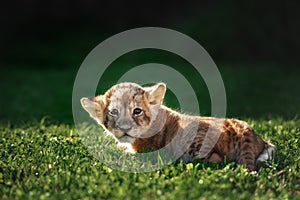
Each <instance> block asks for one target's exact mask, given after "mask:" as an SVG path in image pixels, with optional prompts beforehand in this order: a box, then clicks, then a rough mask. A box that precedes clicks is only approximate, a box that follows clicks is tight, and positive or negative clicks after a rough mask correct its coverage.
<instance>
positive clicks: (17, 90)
mask: <svg viewBox="0 0 300 200" xmlns="http://www.w3.org/2000/svg"><path fill="white" fill-rule="evenodd" d="M129 56H130V55H129ZM151 59H152V58H151ZM132 60H138V59H133V58H131V61H130V62H128V63H129V64H133V65H134V64H137V63H135V62H133V61H132ZM158 61H159V59H158ZM143 62H144V61H143V60H142V61H141V60H139V62H138V63H143ZM124 63H126V62H125V61H122V60H121V61H120V62H119V63H118V62H117V63H115V64H116V65H117V67H116V69H117V70H118V69H120V67H121V66H120V65H121V64H122V66H123V64H124ZM175 63H177V64H178V63H179V64H182V61H179V60H177V61H175ZM77 66H79V65H77ZM118 67H119V68H118ZM219 67H220V66H219ZM76 70H77V69H74V68H71V67H64V68H61V69H60V68H59V67H57V66H56V67H55V68H51V67H49V66H48V67H46V68H45V67H44V68H39V66H38V64H37V65H36V66H32V65H30V66H24V67H23V66H21V65H18V66H15V65H12V66H11V65H6V68H4V69H0V91H1V98H0V134H1V139H0V141H1V142H0V154H1V161H0V199H94V198H97V199H122V198H124V199H221V198H222V199H249V198H253V199H300V173H299V171H300V169H299V168H300V167H299V163H300V160H299V158H300V157H299V155H300V150H299V147H300V142H299V138H300V120H299V110H300V103H299V102H300V93H299V88H298V85H299V84H298V80H299V69H296V68H290V69H288V70H285V69H283V68H280V67H272V66H267V65H255V66H253V65H247V66H244V65H239V66H232V65H222V66H221V67H220V71H221V74H222V76H223V80H224V84H225V87H226V93H227V100H228V102H227V110H228V112H227V116H228V117H236V118H240V119H243V120H246V121H247V122H249V123H250V124H251V125H252V126H253V127H254V129H255V130H256V131H257V133H258V134H259V135H260V136H261V137H262V138H264V139H267V140H270V141H271V142H272V143H273V144H275V145H276V146H277V150H278V156H277V158H276V160H275V161H274V162H273V163H271V167H270V168H266V169H261V170H260V171H259V172H258V174H252V173H248V172H246V171H245V169H244V168H243V167H240V166H236V165H235V164H234V163H228V162H225V163H223V164H220V165H215V164H206V163H204V162H203V161H200V160H198V161H195V162H192V163H188V164H182V163H173V164H171V165H169V166H166V167H164V168H162V169H160V170H156V171H153V172H148V173H126V172H121V171H117V170H115V169H111V168H110V166H106V165H105V164H103V163H101V162H100V161H99V160H97V159H96V158H94V157H93V156H92V154H90V153H89V151H88V150H87V148H86V147H85V146H84V145H83V143H82V138H80V137H79V136H78V133H77V130H76V129H75V127H74V125H73V119H72V109H71V98H72V87H73V82H74V79H75V75H76ZM117 70H114V71H113V72H110V74H114V75H115V73H114V72H116V71H117ZM114 78H116V77H115V76H114ZM112 83H113V82H111V83H110V82H108V81H107V82H106V84H107V86H108V85H109V84H112ZM200 85H201V84H200ZM201 86H203V85H201ZM104 87H106V86H104ZM203 87H205V85H204V86H203ZM100 90H101V88H100V89H99V91H100ZM205 92H206V89H205V88H204V89H203V88H200V87H199V94H197V95H198V96H200V97H202V98H207V97H208V95H207V94H206V93H205ZM202 94H203V95H202ZM172 98H173V96H172V95H171V94H169V97H168V96H167V100H166V104H168V105H170V106H176V101H173V100H172ZM203 102H204V109H203V110H201V111H202V113H203V114H205V115H209V113H210V110H209V106H210V102H209V100H207V99H206V100H204V101H203ZM45 116H46V118H44V117H45ZM111 145H113V144H111ZM111 148H114V147H113V146H111Z"/></svg>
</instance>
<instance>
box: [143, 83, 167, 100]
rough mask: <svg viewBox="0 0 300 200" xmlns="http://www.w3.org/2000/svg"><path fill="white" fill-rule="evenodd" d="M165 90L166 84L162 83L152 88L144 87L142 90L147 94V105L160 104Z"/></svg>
mask: <svg viewBox="0 0 300 200" xmlns="http://www.w3.org/2000/svg"><path fill="white" fill-rule="evenodd" d="M166 88H167V87H166V84H164V83H157V84H155V85H154V86H152V87H145V88H144V89H145V90H146V92H147V93H148V100H149V103H150V104H152V105H156V104H162V102H163V99H164V96H165V93H166Z"/></svg>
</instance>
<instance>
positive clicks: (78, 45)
mask: <svg viewBox="0 0 300 200" xmlns="http://www.w3.org/2000/svg"><path fill="white" fill-rule="evenodd" d="M299 8H300V1H296V0H295V1H285V0H274V1H258V0H252V1H237V0H234V1H208V0H205V1H185V2H184V1H179V0H174V1H169V2H165V1H106V2H104V1H96V0H88V1H84V0H74V1H60V0H52V1H40V0H26V1H6V2H4V1H3V2H1V5H0V15H1V17H0V27H1V32H0V92H1V98H0V121H3V120H4V121H10V122H12V121H16V120H21V121H29V120H32V119H40V118H42V117H43V116H49V117H50V118H52V119H54V120H57V121H59V122H71V123H72V121H73V120H72V109H71V98H72V87H73V82H74V80H75V77H76V73H77V70H78V68H79V67H80V64H81V63H82V61H83V60H84V58H85V57H86V56H87V54H88V53H89V52H90V51H91V50H92V49H93V48H94V47H95V46H97V45H98V44H99V43H100V42H102V41H103V40H105V39H107V38H108V37H110V36H112V35H114V34H117V33H119V32H121V31H125V30H128V29H132V28H137V27H144V26H155V27H165V28H170V29H174V30H177V31H180V32H182V33H184V34H186V35H188V36H190V37H192V38H193V39H195V40H196V41H198V42H199V43H200V44H201V45H202V46H203V47H204V48H205V49H206V50H207V51H208V53H209V54H210V55H211V57H212V58H213V60H214V61H215V62H216V64H217V66H218V67H219V70H220V72H221V75H222V77H223V80H224V84H225V87H226V93H227V101H228V105H227V107H228V108H227V110H228V112H227V115H228V116H229V117H238V118H241V117H242V118H243V117H255V118H258V117H267V118H272V117H284V118H289V119H290V118H294V117H297V116H298V115H299V110H300V103H299V102H300V95H299V94H300V91H299V89H298V85H299V83H298V82H299V75H300V69H299V64H300V60H299V52H300V51H299V50H300V49H299V46H300V37H299V35H300V13H299ZM156 55H158V57H159V55H160V53H159V54H157V53H156V54H155V53H154V54H153V55H152V58H157V56H156ZM150 57H151V56H150ZM165 57H168V56H165ZM136 58H137V57H136V56H135V57H134V56H133V57H130V56H129V57H128V59H131V60H130V61H129V62H128V59H127V61H126V60H125V61H122V62H119V65H118V66H117V68H115V71H114V72H112V73H111V77H113V76H114V74H115V72H116V71H120V70H118V67H119V69H121V67H123V66H125V64H127V65H128V63H129V64H136V63H135V62H134V60H135V59H136ZM172 59H173V58H171V60H172ZM142 60H143V59H142ZM174 60H175V59H174ZM146 61H149V62H150V61H152V60H151V59H150V60H149V59H148V60H147V59H146ZM158 61H159V59H158ZM175 62H176V63H177V64H178V65H180V64H181V61H178V60H177V61H176V60H175ZM138 64H142V63H138ZM132 66H133V65H132ZM107 84H113V83H110V82H107ZM203 87H205V86H203ZM199 88H200V87H199ZM201 90H202V89H199V91H201ZM197 95H199V96H200V97H201V95H202V94H201V92H199V94H197ZM206 97H209V96H208V94H206ZM203 102H204V106H205V107H207V108H210V102H209V99H206V100H204V101H203ZM175 106H176V105H175ZM204 115H209V111H206V109H204Z"/></svg>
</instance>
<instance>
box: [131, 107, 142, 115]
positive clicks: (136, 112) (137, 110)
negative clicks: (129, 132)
mask: <svg viewBox="0 0 300 200" xmlns="http://www.w3.org/2000/svg"><path fill="white" fill-rule="evenodd" d="M142 113H143V110H142V109H140V108H135V109H134V110H133V115H134V116H139V115H141V114H142Z"/></svg>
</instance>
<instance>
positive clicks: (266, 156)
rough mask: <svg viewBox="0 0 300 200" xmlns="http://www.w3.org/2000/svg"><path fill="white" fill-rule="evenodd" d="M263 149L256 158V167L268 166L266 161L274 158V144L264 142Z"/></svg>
mask: <svg viewBox="0 0 300 200" xmlns="http://www.w3.org/2000/svg"><path fill="white" fill-rule="evenodd" d="M265 143H266V144H265V149H264V150H263V152H262V153H261V154H260V155H259V156H258V157H257V159H256V167H257V168H258V169H259V168H260V167H261V166H269V163H268V161H269V160H272V159H274V158H275V154H276V147H275V145H273V144H271V143H269V142H265Z"/></svg>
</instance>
